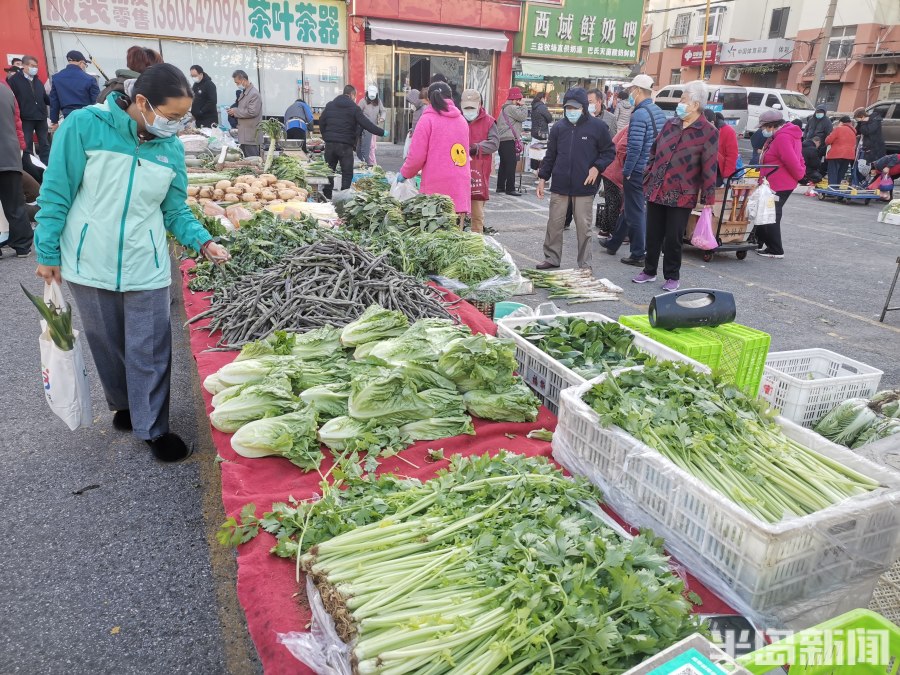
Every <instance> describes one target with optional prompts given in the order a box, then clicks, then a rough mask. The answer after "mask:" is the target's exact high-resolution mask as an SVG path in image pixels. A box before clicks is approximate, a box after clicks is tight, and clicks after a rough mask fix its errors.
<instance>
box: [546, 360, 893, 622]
mask: <svg viewBox="0 0 900 675" xmlns="http://www.w3.org/2000/svg"><path fill="white" fill-rule="evenodd" d="M604 377H605V376H601V377H599V378H595V379H593V380H591V381H590V382H587V383H585V384H583V385H579V386H576V387H573V388H571V389H568V390H566V391H564V392H563V393H562V398H561V407H560V415H559V422H558V424H557V427H556V431H555V433H554V434H553V457H554V459H556V461H558V462H559V463H560V464H561V465H563V466H564V467H565V468H566V469H568V470H569V471H570V472H572V473H574V474H581V475H583V476H585V477H587V478H588V479H589V480H590V481H591V482H592V483H594V484H595V485H597V486H598V487H599V488H600V489H601V491H602V492H603V495H604V498H605V500H606V501H607V503H608V504H609V505H610V506H611V507H612V508H614V509H615V510H616V511H617V512H618V513H619V515H620V516H622V518H624V519H625V521H626V522H628V523H630V524H631V525H633V526H636V527H649V528H652V529H653V530H654V532H655V533H656V534H657V535H659V536H662V537H663V538H664V539H665V541H666V547H667V549H668V550H669V552H670V553H671V554H672V555H673V556H675V557H676V558H677V559H678V560H679V562H681V563H682V564H683V565H684V566H685V567H686V568H687V569H688V570H689V571H690V572H691V573H693V574H694V575H696V576H697V578H699V579H700V580H701V581H702V582H703V583H704V584H706V585H707V586H708V587H710V588H711V589H712V590H714V591H715V592H717V593H718V594H719V595H720V596H721V597H722V598H723V599H724V600H725V601H726V602H728V603H729V604H730V605H732V607H734V608H735V609H737V610H738V611H740V612H742V613H744V614H746V615H747V616H748V618H751V620H753V621H755V622H757V624H758V625H771V622H779V621H781V620H784V619H785V618H786V617H788V616H791V615H792V611H791V610H792V608H793V607H795V606H797V605H798V604H800V603H801V601H804V600H806V599H810V598H814V597H819V596H823V595H825V594H827V593H828V592H834V591H837V590H840V589H841V588H843V587H846V586H848V585H849V584H851V583H853V584H857V583H859V582H862V581H865V580H867V579H872V581H873V582H874V580H875V579H877V577H878V575H880V574H881V573H883V572H884V571H885V570H886V569H888V568H889V567H890V565H891V564H892V562H893V561H894V559H895V557H896V553H897V549H898V535H900V509H898V506H900V473H898V472H895V471H891V470H888V469H885V468H884V467H880V466H878V465H876V464H873V463H872V462H869V461H868V460H866V459H864V458H861V457H859V456H857V455H855V454H854V453H852V452H850V451H849V450H847V449H846V448H842V447H840V446H837V445H835V444H834V443H831V442H829V441H827V440H825V439H824V438H822V437H821V436H819V435H818V434H815V433H813V432H811V431H808V430H806V429H803V428H802V427H799V426H797V425H796V424H793V423H792V422H790V421H789V420H786V419H784V418H779V419H778V423H779V424H780V425H781V427H782V429H783V430H784V432H785V434H786V435H787V436H789V437H790V438H792V439H794V440H795V441H797V442H799V443H801V444H803V445H805V446H806V447H808V448H810V449H811V450H813V451H816V452H819V453H821V454H822V455H824V456H826V457H830V458H832V459H834V460H836V461H838V462H840V463H842V464H844V465H846V466H849V467H851V468H853V469H854V470H856V471H859V472H860V473H863V474H865V475H867V476H871V477H873V478H877V479H878V480H879V481H880V482H881V484H882V485H883V486H884V487H882V488H879V489H878V490H875V491H874V492H871V493H868V494H865V495H860V496H857V497H854V498H852V499H849V500H847V501H846V502H844V503H842V504H838V505H835V506H832V507H829V508H827V509H824V510H822V511H819V512H817V513H814V514H811V515H808V516H803V517H800V518H792V519H787V520H784V521H782V522H780V523H775V524H770V523H765V522H763V521H761V520H759V519H758V518H756V517H755V516H753V515H751V514H750V513H748V512H747V511H745V510H743V509H742V508H740V507H739V506H738V505H736V504H734V503H733V502H731V501H730V500H728V499H726V498H725V497H723V496H722V495H720V494H719V493H717V492H715V491H713V490H711V489H710V488H709V487H708V486H707V485H706V484H705V483H702V482H701V481H699V480H698V479H696V478H694V477H693V476H691V475H690V474H688V473H686V472H685V471H683V470H681V469H679V468H678V467H677V466H675V465H674V464H673V463H672V462H670V461H669V460H668V459H666V458H664V457H663V456H662V455H660V454H659V453H658V452H656V451H655V450H653V449H652V448H650V447H648V446H646V445H644V444H643V443H641V442H640V441H638V440H637V439H635V438H634V437H632V436H631V435H629V434H627V433H625V432H624V431H622V430H621V429H619V428H618V427H611V428H604V427H602V426H601V425H600V421H599V417H598V415H597V414H596V413H595V412H594V411H593V410H592V409H591V408H590V407H589V406H588V405H587V404H586V403H585V402H584V401H583V400H582V396H583V395H584V394H585V393H586V392H587V391H588V389H590V387H592V386H594V384H596V383H598V382H600V381H602V379H603V378H604ZM857 600H858V601H859V602H861V603H863V604H865V603H866V602H868V598H863V597H860V598H858V599H857Z"/></svg>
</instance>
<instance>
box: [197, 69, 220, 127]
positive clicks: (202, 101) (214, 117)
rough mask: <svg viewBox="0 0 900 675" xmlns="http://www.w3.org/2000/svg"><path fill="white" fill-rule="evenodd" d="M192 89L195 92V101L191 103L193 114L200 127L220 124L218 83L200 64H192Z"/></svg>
mask: <svg viewBox="0 0 900 675" xmlns="http://www.w3.org/2000/svg"><path fill="white" fill-rule="evenodd" d="M191 79H192V80H193V81H194V83H193V84H192V85H191V91H193V93H194V103H193V104H192V105H191V115H192V116H193V117H194V121H195V122H196V124H197V126H198V127H209V128H212V127H215V126H217V125H218V124H219V113H218V111H217V110H216V103H218V95H217V93H216V83H215V82H213V81H212V80H211V79H210V77H209V75H207V74H206V72H204V70H203V68H201V67H200V66H191Z"/></svg>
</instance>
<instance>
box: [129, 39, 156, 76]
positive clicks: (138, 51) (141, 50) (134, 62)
mask: <svg viewBox="0 0 900 675" xmlns="http://www.w3.org/2000/svg"><path fill="white" fill-rule="evenodd" d="M162 62H163V60H162V56H160V55H159V52H157V51H155V50H153V49H150V48H149V47H141V46H139V45H134V46H133V47H129V48H128V51H127V52H126V53H125V65H126V66H127V67H128V70H133V71H134V72H136V73H143V72H144V71H145V70H147V68H149V67H150V66H155V65H158V64H160V63H162Z"/></svg>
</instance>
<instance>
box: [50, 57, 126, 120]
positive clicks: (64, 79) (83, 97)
mask: <svg viewBox="0 0 900 675" xmlns="http://www.w3.org/2000/svg"><path fill="white" fill-rule="evenodd" d="M66 59H67V60H68V62H69V63H68V65H67V66H66V67H65V68H63V69H62V70H61V71H59V72H58V73H56V75H54V76H53V77H52V78H51V79H50V129H51V131H56V127H57V125H58V124H59V122H60V119H61V117H63V118H64V117H67V116H69V115H71V114H72V113H73V112H75V111H76V110H80V109H81V108H84V107H86V106H89V105H92V104H93V103H94V102H95V101H96V100H97V97H98V96H99V95H100V87H99V85H98V84H97V79H96V78H94V77H91V76H90V75H88V74H87V73H86V72H84V71H85V68H87V66H88V63H89V61H88V60H87V59H86V58H85V56H84V54H82V53H81V52H79V51H77V50H72V51H70V52H69V53H68V54H66ZM135 77H136V76H135ZM123 82H124V80H123Z"/></svg>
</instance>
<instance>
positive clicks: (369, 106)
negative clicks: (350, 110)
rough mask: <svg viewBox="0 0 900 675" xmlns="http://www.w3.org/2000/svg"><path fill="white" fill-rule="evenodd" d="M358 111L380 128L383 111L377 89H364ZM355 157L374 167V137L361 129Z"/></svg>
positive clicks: (383, 115) (382, 120) (372, 87)
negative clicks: (364, 92) (364, 93)
mask: <svg viewBox="0 0 900 675" xmlns="http://www.w3.org/2000/svg"><path fill="white" fill-rule="evenodd" d="M359 109H360V110H362V113H363V115H364V116H365V118H366V119H367V120H369V121H370V122H371V123H372V124H374V125H376V126H378V127H381V126H383V125H384V120H385V110H384V105H383V104H382V103H381V98H380V97H379V96H378V87H376V86H375V85H369V86H368V87H366V95H365V96H363V97H362V98H361V99H360V100H359ZM356 156H357V157H359V159H360V160H361V161H363V162H365V163H366V164H369V165H371V166H374V165H375V135H374V134H372V133H371V132H370V131H366V130H365V129H362V133H361V134H360V136H359V143H358V144H357V146H356Z"/></svg>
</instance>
